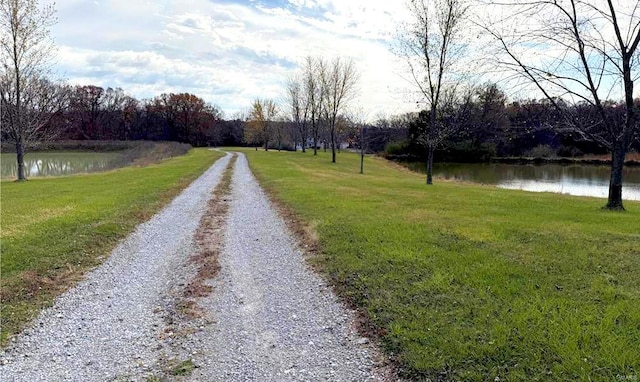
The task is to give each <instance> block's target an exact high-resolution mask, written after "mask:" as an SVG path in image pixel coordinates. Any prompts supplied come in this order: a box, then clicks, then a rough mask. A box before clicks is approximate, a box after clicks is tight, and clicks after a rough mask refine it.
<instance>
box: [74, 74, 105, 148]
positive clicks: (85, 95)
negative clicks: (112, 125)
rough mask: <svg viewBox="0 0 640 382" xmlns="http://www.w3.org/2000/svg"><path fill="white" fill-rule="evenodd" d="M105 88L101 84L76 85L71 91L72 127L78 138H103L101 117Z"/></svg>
mask: <svg viewBox="0 0 640 382" xmlns="http://www.w3.org/2000/svg"><path fill="white" fill-rule="evenodd" d="M104 93H105V92H104V89H103V88H102V87H100V86H94V85H85V86H76V87H74V88H73V90H72V92H71V103H70V110H69V111H70V113H71V115H72V117H73V120H72V122H73V123H72V129H73V131H74V132H75V135H76V136H77V138H82V139H103V137H102V130H103V127H102V126H101V122H102V121H101V119H102V118H101V117H102V114H103V113H104V108H103V102H104V99H103V96H104Z"/></svg>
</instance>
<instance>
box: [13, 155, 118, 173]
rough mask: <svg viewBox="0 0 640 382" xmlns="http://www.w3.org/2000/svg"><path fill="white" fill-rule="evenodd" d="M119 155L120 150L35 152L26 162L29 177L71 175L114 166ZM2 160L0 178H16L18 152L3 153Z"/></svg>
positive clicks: (27, 157) (28, 156)
mask: <svg viewBox="0 0 640 382" xmlns="http://www.w3.org/2000/svg"><path fill="white" fill-rule="evenodd" d="M119 155H120V153H118V152H108V153H96V152H33V153H27V155H26V156H25V158H24V164H25V171H26V176H27V178H33V177H38V176H59V175H70V174H77V173H87V172H96V171H104V170H108V169H111V168H114V167H115V160H116V158H118V156H119ZM0 161H1V162H0V167H1V168H2V173H1V174H0V178H2V179H11V178H16V177H17V174H18V165H17V163H16V154H13V153H6V154H5V153H3V154H2V155H1V158H0Z"/></svg>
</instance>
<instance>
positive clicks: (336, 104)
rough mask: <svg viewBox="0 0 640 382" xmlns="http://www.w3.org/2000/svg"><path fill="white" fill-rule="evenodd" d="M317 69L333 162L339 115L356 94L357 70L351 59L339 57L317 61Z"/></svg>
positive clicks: (334, 160)
mask: <svg viewBox="0 0 640 382" xmlns="http://www.w3.org/2000/svg"><path fill="white" fill-rule="evenodd" d="M319 69H320V70H319V72H320V75H321V83H322V87H323V92H322V96H323V97H322V102H323V104H324V107H323V112H324V117H325V118H324V119H325V121H326V124H327V128H328V132H329V140H330V145H331V162H333V163H335V162H336V149H337V139H336V138H337V137H338V131H337V128H338V125H339V122H340V120H339V116H340V114H341V113H343V112H344V111H345V109H346V107H347V104H348V103H349V101H351V100H352V99H353V97H354V96H355V95H356V91H357V89H356V85H357V83H358V72H357V70H356V66H355V63H354V62H353V60H350V59H343V58H340V57H337V58H335V59H334V60H333V61H331V62H327V61H323V60H321V61H319Z"/></svg>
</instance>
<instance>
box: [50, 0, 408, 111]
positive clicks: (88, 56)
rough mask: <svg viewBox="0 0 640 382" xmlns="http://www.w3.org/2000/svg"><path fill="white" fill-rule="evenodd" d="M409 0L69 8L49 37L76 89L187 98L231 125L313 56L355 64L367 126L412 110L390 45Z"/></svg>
mask: <svg viewBox="0 0 640 382" xmlns="http://www.w3.org/2000/svg"><path fill="white" fill-rule="evenodd" d="M403 4H404V2H403V1H400V0H398V1H395V0H389V1H377V0H369V1H367V0H348V1H346V0H238V1H231V0H108V1H107V0H64V1H58V2H57V4H56V8H57V10H58V13H57V17H58V23H57V24H56V25H55V26H54V27H53V28H52V30H51V33H52V36H53V38H54V40H55V43H56V46H57V50H58V55H57V63H56V71H57V72H58V73H59V74H60V76H61V77H63V78H64V79H66V80H67V81H68V82H70V83H72V84H94V85H99V86H103V87H122V88H123V89H124V90H125V91H126V92H127V93H129V94H131V95H133V96H135V97H137V98H140V99H141V98H148V97H153V96H156V95H159V94H161V93H164V92H189V93H193V94H196V95H198V96H200V97H202V98H204V99H205V100H206V101H207V102H210V103H213V104H216V105H218V106H219V107H221V108H222V110H223V111H224V112H225V113H226V114H227V115H228V116H231V115H233V113H235V112H237V111H240V110H243V109H246V108H248V106H249V105H250V103H251V101H252V100H253V99H254V98H256V97H269V98H274V99H277V100H278V99H281V98H282V95H283V94H284V90H283V87H284V86H283V84H284V83H285V81H286V78H287V76H289V75H291V74H293V73H294V72H295V71H296V70H297V67H298V64H299V63H300V62H302V60H303V58H304V57H305V56H308V55H314V56H323V57H326V58H332V57H336V56H343V57H351V58H352V59H353V60H354V61H355V62H356V65H357V66H358V68H359V71H360V74H361V79H360V85H359V90H360V97H359V98H358V99H356V100H355V101H354V102H353V105H354V107H355V108H360V109H362V110H363V111H364V113H365V114H366V115H367V116H368V117H369V118H374V117H375V116H377V115H378V114H380V113H386V114H394V113H400V112H404V111H414V110H415V107H416V103H415V96H414V95H411V94H410V89H411V86H412V85H411V83H408V82H407V81H406V80H404V79H403V78H402V76H401V74H402V72H403V70H404V68H403V66H402V63H401V62H400V61H398V59H397V58H396V57H395V56H394V55H393V54H392V53H391V51H390V44H391V42H392V39H393V35H394V34H395V32H396V30H397V28H398V25H399V23H400V22H401V21H402V20H403V19H404V18H405V17H406V14H405V12H406V11H405V7H404V5H403Z"/></svg>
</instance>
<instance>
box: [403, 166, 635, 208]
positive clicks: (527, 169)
mask: <svg viewBox="0 0 640 382" xmlns="http://www.w3.org/2000/svg"><path fill="white" fill-rule="evenodd" d="M409 167H410V168H412V169H413V170H417V171H422V172H424V164H410V165H409ZM433 175H434V177H440V178H444V179H453V180H459V181H465V182H473V183H483V184H493V185H496V186H497V187H501V188H508V189H516V190H525V191H535V192H556V193H561V194H570V195H579V196H594V197H598V198H606V197H607V196H608V195H609V175H610V167H609V166H593V165H555V164H545V165H517V164H503V163H489V164H464V163H434V165H433ZM623 181H624V185H623V189H622V197H623V199H625V200H640V167H625V170H624V174H623Z"/></svg>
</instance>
